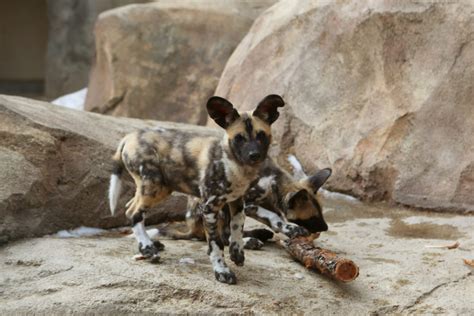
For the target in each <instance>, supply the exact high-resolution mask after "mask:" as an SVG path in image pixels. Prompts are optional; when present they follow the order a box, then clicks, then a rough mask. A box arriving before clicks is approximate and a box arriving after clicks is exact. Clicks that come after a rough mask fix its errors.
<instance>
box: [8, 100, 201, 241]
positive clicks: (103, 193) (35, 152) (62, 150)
mask: <svg viewBox="0 0 474 316" xmlns="http://www.w3.org/2000/svg"><path fill="white" fill-rule="evenodd" d="M150 126H160V127H162V128H166V127H171V126H172V127H176V126H180V127H181V128H191V129H193V130H196V131H199V130H200V129H202V127H197V126H187V125H180V124H176V123H166V122H153V121H140V120H136V119H127V118H113V117H109V116H102V115H99V114H94V113H88V112H83V111H75V110H70V109H66V108H63V107H59V106H55V105H51V104H48V103H45V102H40V101H33V100H29V99H25V98H20V97H9V96H0V179H2V181H0V241H1V242H6V241H8V240H14V239H17V238H22V237H30V236H41V235H45V234H50V233H54V232H57V231H59V230H62V229H71V228H76V227H78V226H92V227H103V228H109V227H116V226H120V225H128V220H127V219H126V218H125V216H124V214H123V212H124V208H125V206H124V205H125V203H126V202H127V201H128V200H129V199H130V198H131V196H132V193H133V190H134V184H133V183H132V182H131V178H129V179H127V181H126V182H125V183H126V185H125V190H124V193H123V194H122V199H121V201H120V204H119V205H121V209H120V214H118V215H117V216H115V217H112V216H111V215H110V211H109V210H108V200H107V189H108V182H109V177H110V172H111V169H112V165H111V157H112V154H113V153H114V151H115V149H116V146H117V144H118V142H119V140H120V138H121V137H122V136H123V135H125V134H126V133H128V132H131V131H133V130H136V129H139V128H144V127H150ZM185 207H186V201H185V198H184V197H182V196H180V197H179V196H177V197H171V198H169V199H168V200H167V202H165V203H163V204H162V205H161V206H159V207H158V208H157V210H156V211H157V212H153V214H154V215H152V216H150V217H147V222H148V223H153V222H155V223H156V222H161V221H164V220H172V219H182V218H180V217H181V216H180V215H175V214H174V213H173V211H176V210H177V211H179V212H177V213H182V210H183V209H184V208H185ZM176 216H178V218H175V217H176ZM148 219H149V220H148Z"/></svg>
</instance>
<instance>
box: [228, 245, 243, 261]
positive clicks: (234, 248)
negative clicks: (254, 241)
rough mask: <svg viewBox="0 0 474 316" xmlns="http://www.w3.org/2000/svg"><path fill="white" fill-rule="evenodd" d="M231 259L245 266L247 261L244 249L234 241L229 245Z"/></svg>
mask: <svg viewBox="0 0 474 316" xmlns="http://www.w3.org/2000/svg"><path fill="white" fill-rule="evenodd" d="M229 254H230V260H232V261H233V262H234V263H235V264H236V265H238V266H243V265H244V261H245V255H244V250H243V249H240V248H239V245H238V244H237V243H236V242H235V241H233V242H231V243H230V246H229Z"/></svg>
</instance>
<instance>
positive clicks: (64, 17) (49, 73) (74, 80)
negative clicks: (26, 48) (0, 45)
mask: <svg viewBox="0 0 474 316" xmlns="http://www.w3.org/2000/svg"><path fill="white" fill-rule="evenodd" d="M137 2H147V1H143V0H142V1H140V0H138V1H137V0H61V1H56V0H48V2H47V3H48V22H49V30H48V33H49V36H48V51H47V54H46V64H47V67H46V96H47V97H48V98H57V97H59V96H61V95H64V94H67V93H71V92H73V91H76V90H79V89H81V88H83V87H84V86H86V85H87V82H88V80H89V71H90V67H91V63H92V60H93V57H94V34H93V29H94V23H95V21H96V18H97V16H98V15H99V13H101V12H103V11H105V10H109V9H112V8H115V7H118V6H122V5H126V4H130V3H137Z"/></svg>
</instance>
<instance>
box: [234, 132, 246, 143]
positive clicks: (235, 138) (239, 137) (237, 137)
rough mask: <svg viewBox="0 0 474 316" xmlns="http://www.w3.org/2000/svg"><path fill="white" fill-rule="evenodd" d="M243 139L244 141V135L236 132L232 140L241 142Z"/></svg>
mask: <svg viewBox="0 0 474 316" xmlns="http://www.w3.org/2000/svg"><path fill="white" fill-rule="evenodd" d="M243 141H245V137H244V136H242V135H241V134H237V135H236V136H235V137H234V142H236V143H237V144H239V143H242V142H243Z"/></svg>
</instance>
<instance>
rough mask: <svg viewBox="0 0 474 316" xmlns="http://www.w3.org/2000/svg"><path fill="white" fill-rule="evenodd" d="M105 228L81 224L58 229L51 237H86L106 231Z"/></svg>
mask: <svg viewBox="0 0 474 316" xmlns="http://www.w3.org/2000/svg"><path fill="white" fill-rule="evenodd" d="M106 232H107V231H106V230H105V229H101V228H95V227H86V226H81V227H78V228H74V229H69V230H60V231H58V232H57V233H56V234H53V235H51V236H52V237H59V238H78V237H88V236H97V235H102V234H104V233H106Z"/></svg>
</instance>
